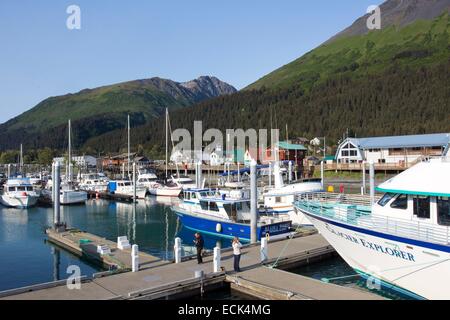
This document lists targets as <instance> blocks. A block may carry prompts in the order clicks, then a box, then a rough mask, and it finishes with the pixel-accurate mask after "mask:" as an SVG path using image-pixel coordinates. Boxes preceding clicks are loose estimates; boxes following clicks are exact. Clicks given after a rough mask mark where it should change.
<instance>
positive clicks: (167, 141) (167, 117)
mask: <svg viewBox="0 0 450 320" xmlns="http://www.w3.org/2000/svg"><path fill="white" fill-rule="evenodd" d="M168 120H169V110H168V109H167V108H166V179H167V177H168V175H167V173H168V168H167V166H168V164H169V162H168V160H169V159H168V153H169V149H168V148H169V124H168Z"/></svg>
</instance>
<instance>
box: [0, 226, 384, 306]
mask: <svg viewBox="0 0 450 320" xmlns="http://www.w3.org/2000/svg"><path fill="white" fill-rule="evenodd" d="M49 237H51V239H52V241H55V242H56V241H58V242H59V243H60V244H61V243H63V242H64V243H66V244H65V245H64V246H68V247H71V246H72V245H71V243H77V241H79V239H80V238H83V239H88V238H91V237H92V241H93V242H97V241H99V242H102V243H103V242H105V241H106V242H105V243H108V242H107V240H105V239H102V238H98V237H96V236H92V235H89V234H86V233H84V234H83V233H81V234H78V233H75V235H74V234H71V233H70V231H68V233H64V234H62V235H59V236H58V235H55V234H52V233H49ZM110 245H111V247H113V245H112V243H110ZM76 247H77V246H75V247H74V248H73V249H72V250H79V249H76ZM80 248H81V250H82V252H83V254H84V253H85V252H88V251H89V252H90V249H88V247H87V246H85V245H80ZM113 253H114V255H115V259H119V260H122V259H123V261H124V263H125V264H126V261H127V259H128V258H126V257H125V255H128V256H131V254H130V253H129V252H123V253H119V252H118V251H113ZM122 254H123V257H122ZM260 254H261V253H260V246H259V245H249V246H245V247H244V248H243V250H242V257H241V269H242V272H239V273H235V272H234V271H232V270H233V267H232V266H233V252H232V250H230V249H223V250H222V252H221V256H222V257H221V264H222V270H221V272H217V273H214V272H213V261H212V260H213V257H212V255H209V256H206V257H204V263H203V264H200V265H199V264H197V261H196V260H195V258H194V257H187V258H185V259H183V261H182V262H181V263H177V264H176V263H173V262H171V261H162V260H159V259H156V258H155V257H152V256H150V255H148V256H149V257H148V261H145V257H146V255H145V254H143V256H142V259H143V260H141V263H140V265H141V269H140V271H138V272H124V273H118V274H115V273H108V272H103V273H101V275H96V276H94V277H93V278H92V279H82V283H81V288H80V289H78V290H77V289H75V290H69V289H68V288H67V287H66V285H65V282H64V281H60V282H58V283H49V284H42V285H37V286H30V287H25V288H19V289H13V290H8V291H4V292H0V299H24V300H30V299H31V300H61V299H62V300H79V299H84V300H86V299H101V300H110V299H124V300H142V299H144V300H154V299H177V298H183V297H189V296H190V297H192V296H198V295H200V292H201V291H202V292H208V291H209V290H215V289H217V288H221V287H225V286H231V287H232V288H233V289H235V290H238V291H242V292H244V293H249V294H251V295H253V296H255V297H258V298H261V299H345V300H348V299H364V300H368V299H381V298H380V297H379V296H377V295H374V294H371V293H368V292H365V291H362V290H358V289H352V288H345V287H340V286H336V285H333V284H329V283H324V282H320V281H317V280H313V279H310V278H306V277H302V276H299V275H296V274H292V273H288V272H285V271H282V270H279V269H274V267H277V268H281V269H283V268H291V267H294V266H301V265H305V264H308V263H310V262H311V261H314V260H321V259H325V258H327V257H330V256H331V255H335V251H334V249H333V248H332V247H331V246H330V245H329V244H328V243H327V242H326V240H325V239H324V238H323V237H322V236H321V235H319V234H312V235H308V234H303V235H299V236H297V237H294V238H292V239H284V240H277V241H273V242H270V243H269V246H268V259H267V260H266V261H265V262H264V263H261V262H260ZM94 255H95V254H94ZM103 259H104V260H105V261H106V263H107V264H109V263H112V262H110V261H109V258H106V257H105V258H103ZM200 270H201V271H203V273H204V277H203V278H195V276H194V275H195V273H198V272H199V271H200Z"/></svg>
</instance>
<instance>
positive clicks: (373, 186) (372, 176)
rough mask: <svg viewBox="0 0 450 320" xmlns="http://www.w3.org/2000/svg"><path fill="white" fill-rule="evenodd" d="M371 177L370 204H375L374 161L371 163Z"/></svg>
mask: <svg viewBox="0 0 450 320" xmlns="http://www.w3.org/2000/svg"><path fill="white" fill-rule="evenodd" d="M369 176H370V203H371V204H372V205H373V204H374V203H375V165H374V163H373V161H370V163H369Z"/></svg>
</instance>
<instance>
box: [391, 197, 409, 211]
mask: <svg viewBox="0 0 450 320" xmlns="http://www.w3.org/2000/svg"><path fill="white" fill-rule="evenodd" d="M391 208H393V209H403V210H405V209H408V196H407V195H406V194H400V195H399V196H398V197H397V198H396V199H395V200H394V202H392V204H391Z"/></svg>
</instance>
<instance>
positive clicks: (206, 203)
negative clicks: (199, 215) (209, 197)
mask: <svg viewBox="0 0 450 320" xmlns="http://www.w3.org/2000/svg"><path fill="white" fill-rule="evenodd" d="M200 207H201V208H202V210H208V202H206V201H200Z"/></svg>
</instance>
